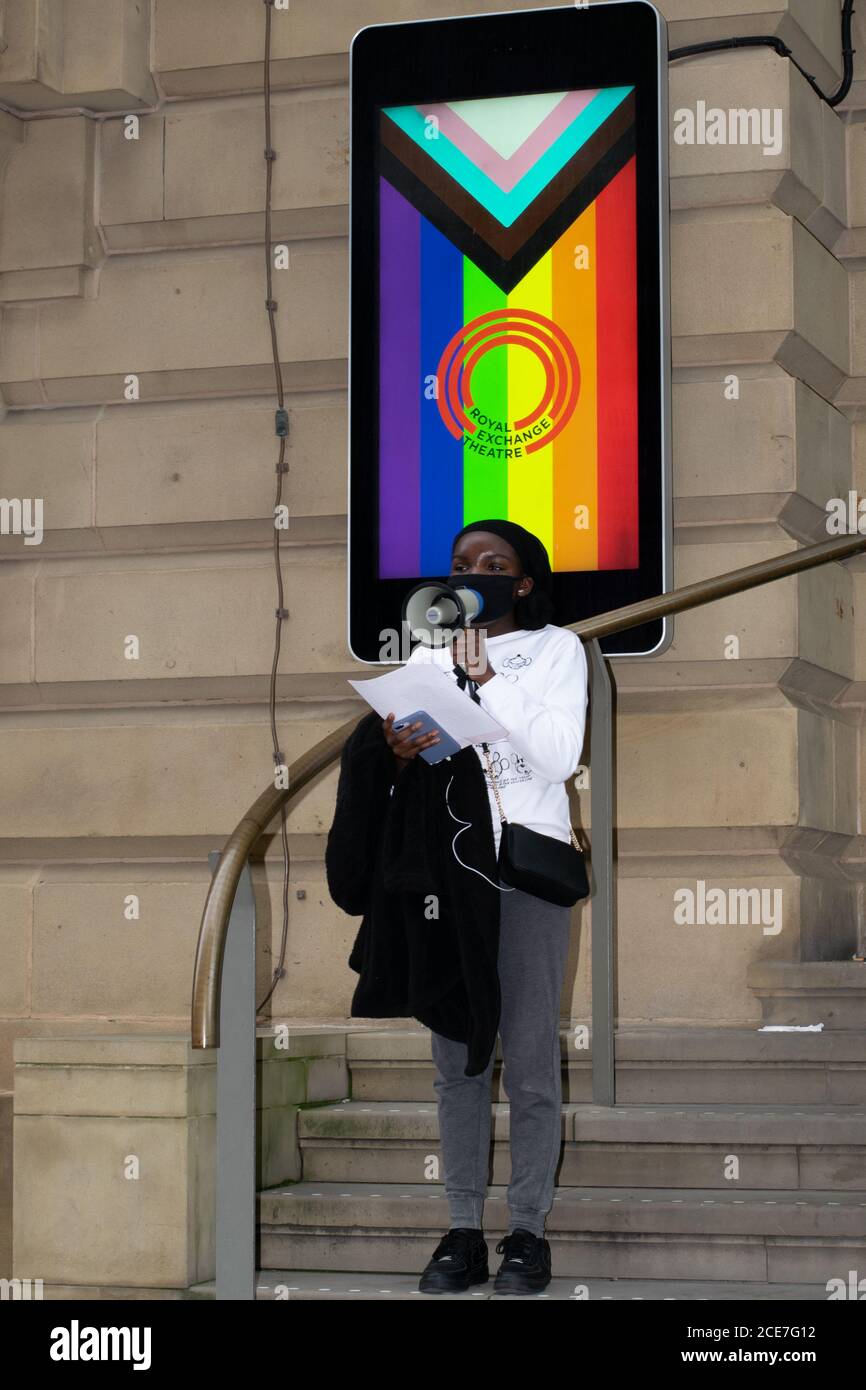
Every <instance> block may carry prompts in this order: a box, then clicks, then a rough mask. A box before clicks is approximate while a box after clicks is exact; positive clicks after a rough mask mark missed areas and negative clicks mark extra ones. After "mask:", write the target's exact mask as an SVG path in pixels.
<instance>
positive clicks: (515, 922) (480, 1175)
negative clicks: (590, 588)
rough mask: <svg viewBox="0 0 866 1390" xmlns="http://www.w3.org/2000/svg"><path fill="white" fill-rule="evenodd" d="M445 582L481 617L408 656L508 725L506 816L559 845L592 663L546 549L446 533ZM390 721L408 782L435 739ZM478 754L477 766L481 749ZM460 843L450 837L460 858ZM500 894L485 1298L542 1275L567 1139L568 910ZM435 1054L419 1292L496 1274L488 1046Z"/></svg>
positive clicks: (529, 1289) (514, 529) (533, 540)
mask: <svg viewBox="0 0 866 1390" xmlns="http://www.w3.org/2000/svg"><path fill="white" fill-rule="evenodd" d="M449 582H450V583H451V584H453V585H455V586H456V585H459V584H463V585H465V586H467V587H472V588H475V589H476V590H478V591H479V592H480V593H481V596H482V598H483V600H484V602H483V608H482V611H481V613H480V615H479V616H478V618H477V619H476V621H474V622H473V623H472V625H471V626H472V631H466V632H462V633H460V634H458V636H457V637H456V638H455V640H454V643H453V645H452V646H451V647H442V648H431V647H425V646H418V647H416V648H415V650H414V651H413V652H412V655H411V657H410V658H409V659H410V661H411V662H413V663H415V662H430V663H433V664H435V665H438V666H440V667H441V668H442V669H443V670H444V671H446V672H447V673H448V674H451V675H453V676H454V677H455V678H456V679H457V680H458V681H459V682H460V684H461V685H464V686H465V684H466V680H465V676H464V671H465V673H466V675H468V677H469V678H470V693H473V694H474V696H475V697H477V699H478V702H479V703H480V705H481V707H482V708H483V709H484V710H486V711H487V712H488V713H489V714H491V715H492V716H493V717H494V718H495V719H497V720H498V721H499V723H500V724H502V725H503V726H504V727H505V728H506V729H507V730H508V738H507V739H505V740H499V741H497V742H495V743H493V744H492V745H490V756H491V763H492V764H493V771H494V776H495V778H496V781H497V784H498V789H499V795H500V798H501V802H502V808H503V813H504V815H505V817H506V819H508V820H513V821H515V822H517V823H519V824H521V825H525V826H528V827H529V828H530V829H532V830H536V831H538V832H539V833H541V834H544V835H551V836H554V837H555V838H557V839H561V840H564V841H566V842H568V841H569V839H570V835H569V828H570V815H569V803H568V795H567V792H566V789H565V781H566V779H567V778H568V777H570V776H571V774H572V773H573V772H574V771H575V769H576V768H577V766H578V764H579V761H580V755H581V750H582V746H583V737H584V727H585V720H586V705H587V666H586V657H585V654H584V649H583V644H582V642H581V641H580V639H579V638H578V637H577V636H576V635H575V634H574V633H573V632H571V631H570V630H569V629H567V628H561V627H557V626H555V625H554V624H552V623H551V621H550V618H551V616H552V614H553V599H552V578H551V571H550V562H549V560H548V556H547V552H546V550H545V548H544V546H543V544H542V543H541V541H540V540H539V539H538V537H537V536H534V535H533V534H532V533H531V532H530V531H527V530H525V529H524V528H523V527H522V526H518V525H517V524H516V523H514V522H511V521H500V520H497V519H489V520H484V521H475V522H472V523H471V524H470V525H468V526H464V528H463V530H462V531H459V532H458V534H457V535H456V536H455V538H454V544H453V551H452V558H451V574H450V576H449ZM476 629H477V634H476V631H475V630H476ZM473 639H475V640H474V641H473ZM476 643H477V649H476ZM457 667H463V670H458V669H457ZM393 723H394V715H393V714H389V715H388V717H387V718H386V719H385V720H384V721H383V724H382V728H383V732H384V736H385V740H386V742H387V744H388V746H389V747H390V748H391V750H392V752H393V755H394V758H395V764H396V767H397V770H398V780H402V776H403V774H404V773H405V770H406V769H407V768H408V766H409V764H410V762H411V760H413V759H415V758H417V757H418V754H419V752H420V751H421V750H422V749H423V748H426V747H430V746H433V745H435V743H436V742H437V740H438V734H437V731H436V730H433V731H431V732H430V733H428V734H426V735H424V736H417V735H415V734H414V732H413V731H414V729H416V728H418V727H419V726H418V725H417V724H415V725H413V726H412V727H411V728H408V729H405V730H402V731H400V732H399V733H397V732H395V731H394V728H393ZM475 751H476V753H477V754H478V757H479V758H482V749H481V748H480V747H477V748H476V750H475ZM482 766H484V763H483V762H482ZM485 777H486V780H487V790H488V797H489V804H490V812H491V821H492V828H493V835H494V837H495V850H496V853H497V854H498V849H499V840H500V834H501V831H500V816H499V810H498V807H497V803H496V799H495V794H494V792H493V789H492V786H491V785H490V780H489V777H488V776H487V774H486V772H485ZM458 820H459V818H456V819H455V826H454V829H455V831H457V821H458ZM459 848H460V842H459V831H457V835H456V837H455V844H454V853H455V855H459ZM497 886H498V887H499V888H500V907H501V914H500V928H499V952H498V961H497V968H498V975H499V985H500V992H501V1015H500V1023H499V1035H500V1038H501V1042H502V1054H503V1061H504V1085H505V1090H506V1093H507V1095H508V1100H509V1109H510V1150H511V1181H510V1183H509V1186H508V1194H507V1196H508V1212H509V1223H508V1235H507V1236H506V1238H505V1239H504V1240H503V1241H500V1243H499V1244H498V1245H497V1247H496V1249H497V1252H498V1253H499V1252H503V1253H504V1258H503V1261H502V1264H501V1266H500V1269H499V1271H498V1273H497V1277H496V1282H495V1284H494V1291H495V1292H503V1293H533V1292H537V1291H539V1290H541V1289H543V1288H545V1287H546V1286H547V1284H548V1283H549V1282H550V1279H551V1256H550V1245H549V1243H548V1241H547V1240H546V1239H545V1236H544V1228H545V1219H546V1216H547V1213H548V1212H549V1210H550V1208H551V1206H552V1203H553V1195H554V1175H555V1170H556V1166H557V1159H558V1156H559V1148H560V1141H561V1126H562V1113H561V1112H562V1085H561V1065H562V1061H561V1053H560V1039H559V1004H560V995H561V992H562V985H563V977H564V972H565V964H566V959H567V956H568V940H569V928H570V922H571V909H570V908H568V907H560V906H557V905H555V904H553V903H549V902H547V901H545V900H543V899H541V898H538V897H535V896H533V895H531V894H529V893H525V892H523V891H521V890H519V889H507V888H505V887H504V886H503V885H499V884H498V883H497ZM431 1047H432V1054H433V1061H434V1064H435V1068H436V1077H435V1080H434V1087H435V1089H436V1093H437V1101H438V1112H439V1130H440V1136H441V1144H442V1157H443V1163H444V1169H445V1191H446V1195H447V1198H448V1204H449V1213H450V1219H451V1228H450V1230H449V1231H448V1233H447V1235H445V1236H444V1237H443V1239H442V1240H441V1241H440V1242H439V1244H438V1245H437V1247H436V1249H435V1251H434V1252H433V1256H432V1258H431V1259H430V1261H429V1263H428V1264H427V1266H426V1268H425V1269H424V1271H423V1273H422V1276H421V1281H420V1284H419V1288H420V1289H421V1290H422V1291H424V1292H428V1293H442V1292H450V1291H453V1290H461V1289H466V1288H468V1287H469V1286H470V1285H473V1284H479V1283H484V1282H485V1281H486V1280H487V1279H488V1278H489V1272H488V1266H487V1245H486V1242H485V1240H484V1237H483V1234H482V1210H483V1206H484V1199H485V1195H486V1190H487V1174H488V1163H489V1149H490V1115H491V1111H490V1083H491V1077H492V1074H493V1066H494V1062H495V1056H496V1049H495V1047H494V1048H493V1051H492V1053H491V1055H490V1059H489V1061H488V1063H487V1066H486V1069H485V1070H484V1071H483V1072H482V1073H480V1074H478V1075H467V1074H466V1059H467V1049H466V1045H465V1044H464V1043H462V1042H456V1041H454V1040H453V1039H451V1038H448V1037H445V1036H443V1035H441V1034H440V1033H438V1032H436V1031H435V1030H433V1029H431Z"/></svg>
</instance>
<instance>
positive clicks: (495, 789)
mask: <svg viewBox="0 0 866 1390" xmlns="http://www.w3.org/2000/svg"><path fill="white" fill-rule="evenodd" d="M481 747H482V748H483V749H484V757H485V760H486V762H487V771H488V773H489V774H490V785H491V786H492V788H493V795H494V796H495V797H496V805H497V807H498V808H499V819H500V820H501V821H502V824H503V825H504V824H505V813H504V811H503V810H502V798H501V797H500V795H499V786H498V784H497V781H496V774H495V772H494V770H493V766H492V764H491V762H490V752H489V749H488V747H487V744H486V743H482V745H481ZM569 819H570V818H569ZM568 829H569V833H570V834H571V843H572V844H573V846H574V848H575V849H576V850H578V851H579V852H580V853H581V854H585V853H586V850H585V849H584V847H583V845H581V843H580V841H579V840H578V839H577V837H576V835H575V833H574V827H573V826H572V825H570V824H569V827H568Z"/></svg>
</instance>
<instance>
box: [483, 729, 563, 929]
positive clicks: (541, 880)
mask: <svg viewBox="0 0 866 1390" xmlns="http://www.w3.org/2000/svg"><path fill="white" fill-rule="evenodd" d="M481 746H482V748H483V749H484V756H485V758H486V760H487V770H488V773H489V774H490V784H491V786H492V787H493V795H494V796H495V797H496V805H497V806H498V808H499V819H500V821H501V822H502V834H501V837H500V840H499V859H498V861H497V866H498V869H499V878H500V880H501V881H502V882H503V883H506V884H508V886H509V887H511V888H520V889H522V890H523V892H524V893H532V894H533V895H534V896H535V897H536V898H542V899H543V900H544V901H545V902H548V903H558V904H559V906H560V907H573V906H574V904H575V903H576V902H579V901H580V899H581V898H587V897H589V878H588V876H587V872H586V853H585V851H584V850H583V849H582V848H581V846H580V843H579V841H578V839H577V837H576V835H575V833H574V828H573V826H569V830H570V831H571V844H566V843H565V841H564V840H557V839H556V838H555V837H554V836H553V835H541V834H540V833H539V832H538V831H537V830H530V829H529V827H528V826H526V825H519V824H518V823H517V822H515V821H510V820H506V818H505V814H504V812H503V810H502V801H501V798H500V796H499V787H498V786H497V784H496V775H495V773H494V771H493V767H492V765H491V762H490V752H489V750H488V747H487V744H486V743H483V744H482V745H481Z"/></svg>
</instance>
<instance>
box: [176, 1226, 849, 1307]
mask: <svg viewBox="0 0 866 1390" xmlns="http://www.w3.org/2000/svg"><path fill="white" fill-rule="evenodd" d="M489 1246H490V1280H489V1282H488V1283H487V1284H481V1285H478V1286H476V1287H475V1288H472V1289H469V1290H467V1292H466V1293H452V1294H425V1293H421V1291H420V1290H419V1288H418V1274H417V1273H414V1274H406V1273H403V1272H400V1273H394V1272H393V1271H382V1272H381V1273H375V1274H355V1273H351V1272H346V1271H344V1270H329V1269H313V1270H308V1269H273V1270H272V1269H262V1270H259V1271H258V1275H257V1280H256V1298H257V1299H258V1300H261V1301H263V1302H264V1301H267V1300H268V1299H270V1300H272V1301H279V1300H280V1299H284V1300H286V1301H296V1302H298V1301H305V1302H326V1301H328V1300H331V1301H334V1302H338V1301H341V1302H348V1301H351V1300H353V1299H363V1300H370V1301H375V1300H376V1299H382V1300H385V1301H387V1302H389V1303H390V1302H394V1301H398V1302H399V1301H407V1302H408V1301H409V1300H412V1299H416V1300H417V1299H424V1298H441V1299H445V1300H447V1301H452V1300H454V1299H461V1300H464V1301H469V1300H470V1299H476V1300H478V1299H482V1300H487V1299H491V1298H494V1299H497V1300H499V1299H505V1298H514V1297H517V1296H518V1295H514V1294H501V1293H494V1292H493V1279H494V1276H495V1273H496V1270H497V1269H498V1268H499V1261H500V1260H501V1259H502V1256H501V1255H497V1254H495V1253H494V1247H493V1242H492V1241H491V1242H489ZM431 1253H432V1252H431ZM190 1292H192V1290H191V1291H190ZM195 1292H196V1294H197V1295H198V1296H199V1297H204V1298H206V1297H208V1296H210V1297H213V1296H214V1295H215V1293H216V1286H215V1284H214V1283H213V1281H211V1282H210V1283H208V1284H197V1285H196V1286H195ZM519 1296H520V1297H522V1298H532V1299H548V1300H550V1299H554V1300H556V1299H563V1300H565V1299H573V1300H576V1301H586V1302H588V1303H599V1302H610V1301H611V1300H613V1301H615V1302H626V1301H632V1300H641V1301H643V1300H647V1301H656V1302H690V1303H693V1302H707V1301H709V1302H712V1303H720V1302H722V1303H724V1302H730V1303H742V1302H764V1301H765V1302H779V1303H781V1302H786V1301H791V1302H798V1303H801V1302H815V1303H818V1302H821V1303H826V1301H827V1289H826V1287H825V1286H824V1285H823V1284H760V1283H747V1282H744V1281H740V1282H735V1281H719V1280H705V1281H701V1280H697V1279H696V1280H691V1281H687V1280H675V1279H585V1280H582V1281H581V1282H580V1283H577V1282H576V1280H574V1279H557V1278H554V1279H552V1280H551V1282H550V1283H549V1284H548V1286H547V1288H546V1289H545V1290H544V1292H543V1293H534V1294H522V1295H519Z"/></svg>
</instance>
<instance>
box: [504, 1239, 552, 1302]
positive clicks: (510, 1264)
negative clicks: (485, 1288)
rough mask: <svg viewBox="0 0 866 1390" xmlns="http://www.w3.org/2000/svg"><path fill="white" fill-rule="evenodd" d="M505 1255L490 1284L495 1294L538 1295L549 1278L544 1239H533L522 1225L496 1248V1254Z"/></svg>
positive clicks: (548, 1248) (547, 1246)
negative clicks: (503, 1253)
mask: <svg viewBox="0 0 866 1390" xmlns="http://www.w3.org/2000/svg"><path fill="white" fill-rule="evenodd" d="M503 1251H504V1252H505V1259H504V1260H503V1261H502V1264H501V1265H500V1266H499V1269H498V1270H497V1273H496V1278H495V1280H494V1282H493V1292H494V1293H540V1292H541V1290H542V1289H546V1288H547V1285H548V1284H549V1283H550V1280H551V1278H552V1275H551V1271H550V1245H549V1243H548V1242H547V1241H546V1240H545V1238H544V1236H534V1235H533V1234H532V1232H531V1231H527V1230H525V1229H524V1227H523V1226H518V1227H516V1229H515V1230H513V1231H511V1232H510V1233H509V1234H508V1235H507V1236H505V1237H504V1238H503V1239H502V1240H501V1241H500V1242H499V1244H498V1245H497V1247H496V1253H497V1255H499V1254H502V1252H503Z"/></svg>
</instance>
